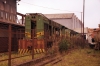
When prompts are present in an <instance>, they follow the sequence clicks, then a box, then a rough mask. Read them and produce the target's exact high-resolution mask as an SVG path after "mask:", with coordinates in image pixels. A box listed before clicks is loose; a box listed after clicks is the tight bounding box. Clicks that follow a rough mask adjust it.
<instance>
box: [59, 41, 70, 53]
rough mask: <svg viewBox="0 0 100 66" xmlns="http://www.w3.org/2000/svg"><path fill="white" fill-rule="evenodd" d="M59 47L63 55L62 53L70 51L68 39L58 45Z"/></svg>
mask: <svg viewBox="0 0 100 66" xmlns="http://www.w3.org/2000/svg"><path fill="white" fill-rule="evenodd" d="M58 47H59V51H60V52H61V53H62V52H66V50H68V47H69V44H68V42H67V40H66V39H62V40H61V41H60V42H59V44H58Z"/></svg>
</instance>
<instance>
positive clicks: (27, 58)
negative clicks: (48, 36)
mask: <svg viewBox="0 0 100 66" xmlns="http://www.w3.org/2000/svg"><path fill="white" fill-rule="evenodd" d="M44 55H45V54H44V53H41V54H35V55H34V58H38V57H41V56H44ZM19 56H23V55H19V54H12V58H14V57H19ZM4 59H8V55H7V54H4V55H2V56H1V57H0V60H4ZM30 60H32V55H31V54H30V55H29V56H25V57H21V58H16V59H12V60H11V64H12V66H14V65H16V64H20V63H23V62H26V61H30ZM0 66H8V61H2V62H0Z"/></svg>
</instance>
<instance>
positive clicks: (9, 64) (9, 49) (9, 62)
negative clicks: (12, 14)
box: [8, 24, 11, 66]
mask: <svg viewBox="0 0 100 66" xmlns="http://www.w3.org/2000/svg"><path fill="white" fill-rule="evenodd" d="M8 51H9V58H8V66H11V24H9V44H8Z"/></svg>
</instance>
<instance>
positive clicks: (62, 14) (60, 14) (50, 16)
mask: <svg viewBox="0 0 100 66" xmlns="http://www.w3.org/2000/svg"><path fill="white" fill-rule="evenodd" d="M73 15H74V13H59V14H44V16H46V17H47V18H49V19H52V18H53V19H54V18H72V16H73Z"/></svg>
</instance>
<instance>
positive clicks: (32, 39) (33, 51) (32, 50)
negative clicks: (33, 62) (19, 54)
mask: <svg viewBox="0 0 100 66" xmlns="http://www.w3.org/2000/svg"><path fill="white" fill-rule="evenodd" d="M32 59H34V29H32Z"/></svg>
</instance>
